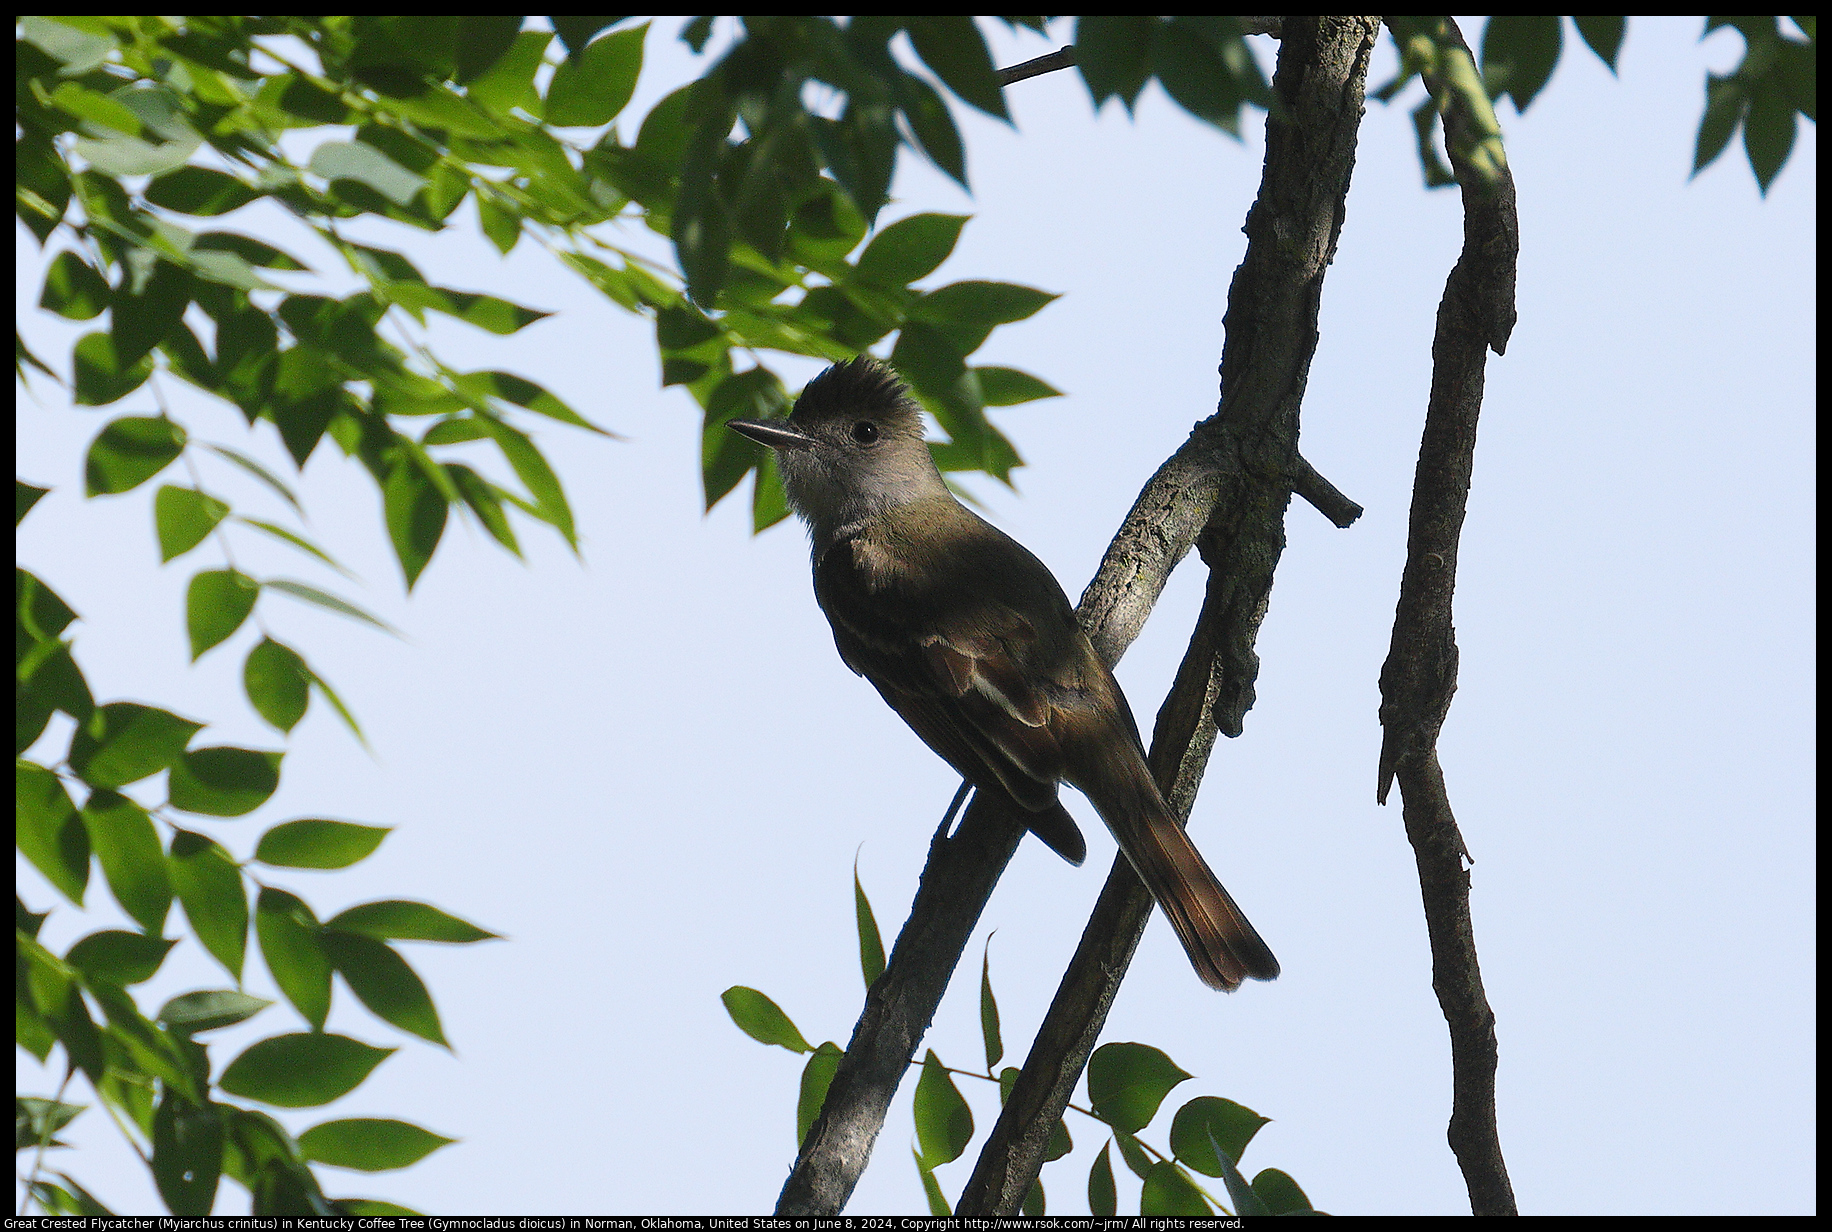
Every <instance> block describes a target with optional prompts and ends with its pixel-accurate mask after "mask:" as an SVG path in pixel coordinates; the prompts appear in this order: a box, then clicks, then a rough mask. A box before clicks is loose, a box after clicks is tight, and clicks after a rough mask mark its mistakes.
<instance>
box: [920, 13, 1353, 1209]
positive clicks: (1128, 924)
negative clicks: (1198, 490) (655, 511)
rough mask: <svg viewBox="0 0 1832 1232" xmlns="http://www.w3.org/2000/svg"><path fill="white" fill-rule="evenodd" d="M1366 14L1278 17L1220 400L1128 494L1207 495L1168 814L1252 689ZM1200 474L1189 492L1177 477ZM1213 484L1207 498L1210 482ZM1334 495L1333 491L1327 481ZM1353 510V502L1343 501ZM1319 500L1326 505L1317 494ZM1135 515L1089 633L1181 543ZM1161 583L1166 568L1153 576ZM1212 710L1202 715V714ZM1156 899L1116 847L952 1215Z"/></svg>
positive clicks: (1042, 1124)
mask: <svg viewBox="0 0 1832 1232" xmlns="http://www.w3.org/2000/svg"><path fill="white" fill-rule="evenodd" d="M1379 30H1380V22H1379V18H1377V17H1287V18H1285V20H1284V23H1283V28H1282V30H1281V32H1280V37H1281V48H1280V52H1279V67H1278V72H1277V74H1276V76H1275V78H1274V81H1273V87H1274V89H1275V90H1276V91H1277V92H1278V95H1279V98H1280V100H1281V102H1282V103H1283V104H1284V107H1283V109H1282V111H1283V114H1281V115H1279V116H1275V117H1269V118H1268V120H1267V126H1266V162H1265V169H1264V172H1263V174H1262V178H1261V185H1260V195H1259V199H1258V200H1257V201H1256V202H1255V204H1254V206H1253V209H1252V211H1251V212H1250V213H1249V214H1248V216H1247V228H1246V230H1247V236H1248V243H1247V255H1246V257H1245V259H1244V260H1243V261H1242V262H1241V265H1240V268H1239V269H1238V270H1237V271H1236V272H1235V275H1234V281H1233V284H1232V286H1231V287H1230V288H1229V292H1228V312H1227V316H1226V318H1225V325H1226V327H1227V343H1226V345H1225V348H1224V350H1223V354H1222V367H1221V375H1222V398H1221V408H1220V410H1219V411H1218V412H1217V413H1216V414H1215V415H1214V416H1213V417H1211V418H1210V419H1208V420H1206V421H1204V422H1203V423H1202V424H1200V425H1198V426H1197V428H1196V430H1195V432H1193V433H1192V434H1191V438H1190V442H1189V443H1188V444H1186V445H1185V447H1184V448H1183V449H1180V450H1179V451H1178V452H1177V454H1176V455H1174V456H1173V457H1172V458H1171V459H1170V461H1168V462H1166V463H1165V465H1164V467H1162V468H1160V470H1159V472H1158V474H1157V475H1155V476H1154V477H1153V478H1152V480H1151V482H1150V483H1148V484H1147V485H1146V488H1145V491H1144V492H1143V493H1141V495H1140V497H1139V502H1138V504H1137V505H1135V507H1134V508H1135V511H1136V510H1137V509H1138V508H1140V507H1147V508H1162V509H1166V510H1169V509H1174V508H1176V507H1177V506H1178V505H1179V504H1193V503H1196V502H1198V501H1200V502H1201V503H1204V504H1206V505H1207V506H1208V517H1207V520H1206V524H1205V526H1204V528H1203V530H1202V531H1201V533H1200V537H1199V542H1200V544H1201V547H1202V554H1203V559H1204V560H1205V561H1206V562H1207V563H1208V565H1209V569H1210V574H1209V586H1208V593H1207V598H1206V599H1205V602H1204V604H1203V611H1202V616H1201V618H1200V619H1199V620H1198V623H1197V628H1196V631H1195V634H1194V636H1193V637H1192V639H1191V642H1190V646H1189V648H1188V650H1187V651H1186V653H1185V655H1184V660H1183V664H1182V666H1181V667H1180V668H1179V670H1178V674H1177V680H1176V683H1175V684H1174V685H1173V687H1172V689H1171V692H1170V695H1169V696H1168V697H1167V698H1166V700H1165V703H1164V706H1163V708H1162V709H1161V710H1160V712H1159V714H1158V722H1157V726H1156V729H1155V730H1154V732H1153V738H1152V748H1151V766H1152V770H1153V773H1154V774H1155V775H1156V776H1157V778H1158V782H1159V785H1160V786H1161V787H1163V788H1164V791H1165V796H1166V798H1167V800H1168V801H1169V802H1170V804H1171V806H1172V807H1173V808H1174V809H1176V810H1177V812H1178V815H1179V816H1181V817H1187V816H1188V812H1189V807H1190V804H1191V803H1192V802H1193V800H1194V798H1195V794H1196V788H1197V786H1198V785H1199V783H1200V781H1201V777H1202V772H1203V770H1204V768H1205V767H1206V765H1207V761H1208V755H1209V751H1210V749H1211V748H1212V746H1213V743H1214V736H1215V731H1216V729H1217V728H1219V729H1220V730H1221V731H1224V732H1227V733H1228V734H1229V735H1237V734H1239V732H1240V730H1241V721H1242V718H1243V716H1244V715H1245V713H1246V710H1247V708H1248V707H1249V706H1251V705H1252V703H1253V682H1254V678H1255V676H1256V675H1257V673H1258V666H1259V661H1258V657H1257V656H1256V655H1255V654H1254V651H1253V644H1254V640H1255V637H1256V635H1257V633H1258V630H1259V623H1260V620H1261V619H1262V618H1263V617H1264V615H1265V610H1266V599H1267V596H1268V594H1269V593H1270V591H1271V587H1272V575H1273V570H1274V568H1275V566H1276V565H1277V563H1278V557H1279V553H1280V552H1281V550H1282V549H1283V547H1284V542H1285V538H1284V513H1285V506H1286V503H1287V501H1288V499H1289V495H1290V493H1291V491H1292V490H1293V489H1294V488H1298V487H1299V486H1300V483H1299V477H1300V476H1304V475H1305V473H1306V472H1309V473H1310V474H1314V472H1310V471H1309V467H1308V466H1307V465H1306V464H1304V463H1303V461H1302V459H1301V458H1300V457H1299V455H1298V409H1299V406H1300V404H1301V402H1302V400H1303V395H1304V386H1305V381H1306V378H1307V377H1308V374H1309V371H1310V361H1311V356H1312V354H1313V353H1314V352H1315V350H1316V344H1317V313H1318V307H1319V304H1320V302H1321V296H1322V289H1323V276H1324V273H1325V272H1326V271H1327V269H1328V267H1329V263H1330V260H1331V258H1332V257H1333V256H1334V254H1335V250H1336V240H1337V237H1338V236H1339V235H1340V233H1341V228H1342V218H1343V208H1344V202H1345V200H1346V198H1347V196H1348V188H1349V177H1350V172H1351V171H1352V170H1353V167H1354V159H1355V142H1356V135H1357V132H1358V130H1359V128H1360V123H1361V107H1362V84H1363V80H1364V78H1365V76H1366V74H1367V65H1368V57H1369V55H1370V53H1371V52H1372V51H1373V47H1374V42H1375V39H1376V37H1377V36H1378V34H1379ZM1195 476H1200V478H1201V479H1202V480H1203V482H1204V483H1205V485H1214V486H1213V487H1212V488H1205V489H1203V490H1202V494H1201V496H1197V495H1194V494H1192V492H1191V490H1190V488H1189V487H1188V486H1186V483H1187V480H1188V479H1190V478H1192V477H1195ZM1303 487H1304V488H1307V489H1308V491H1307V493H1306V495H1307V496H1311V495H1312V494H1315V498H1316V499H1317V501H1318V503H1319V508H1324V507H1325V505H1330V506H1332V507H1333V508H1334V509H1335V513H1333V514H1332V515H1331V516H1332V517H1339V518H1341V519H1346V520H1353V517H1352V514H1351V513H1350V512H1349V509H1350V508H1351V507H1352V502H1347V501H1346V499H1343V500H1341V501H1339V502H1337V501H1332V500H1331V499H1330V497H1329V494H1330V493H1334V489H1333V488H1330V487H1329V486H1328V484H1327V483H1326V482H1323V481H1321V477H1320V476H1319V477H1318V478H1317V481H1315V482H1312V481H1310V480H1308V478H1306V479H1304V480H1303ZM1209 490H1213V492H1214V495H1213V497H1209V496H1208V491H1209ZM1339 495H1340V494H1337V496H1339ZM1355 511H1356V512H1358V510H1355ZM1325 512H1326V513H1329V512H1330V509H1328V508H1325ZM1159 528H1160V524H1159V523H1155V522H1151V521H1146V522H1143V523H1141V524H1139V525H1134V524H1133V523H1132V521H1131V519H1129V520H1128V525H1127V526H1124V527H1122V528H1121V532H1120V534H1119V535H1118V536H1116V537H1115V539H1114V543H1113V546H1112V547H1111V548H1109V550H1108V558H1107V560H1106V561H1104V562H1103V564H1102V570H1101V574H1100V575H1099V576H1098V577H1097V578H1096V580H1095V582H1094V584H1092V585H1090V586H1089V588H1088V591H1087V593H1086V594H1085V595H1084V596H1083V598H1082V605H1081V616H1082V620H1083V623H1084V625H1085V626H1087V628H1088V630H1089V635H1090V636H1091V637H1092V638H1093V639H1094V643H1095V645H1096V647H1097V648H1100V649H1101V650H1102V652H1103V654H1105V653H1107V651H1108V647H1109V646H1110V645H1111V643H1112V641H1114V640H1119V639H1124V640H1130V639H1129V637H1128V636H1127V635H1128V634H1129V633H1130V632H1131V631H1133V630H1135V629H1136V627H1137V624H1138V623H1139V621H1140V620H1142V616H1139V615H1138V614H1137V608H1138V607H1139V606H1140V605H1143V606H1144V607H1146V608H1148V607H1149V604H1150V601H1151V600H1152V599H1155V598H1156V595H1157V591H1156V590H1155V589H1151V590H1149V591H1147V588H1146V587H1145V586H1143V585H1141V584H1140V579H1139V578H1138V577H1137V576H1136V575H1137V572H1138V570H1137V569H1136V568H1130V569H1129V567H1128V566H1129V564H1130V565H1134V566H1136V563H1137V562H1139V561H1141V560H1153V559H1160V558H1162V557H1163V556H1165V555H1168V554H1169V553H1170V552H1171V551H1175V552H1176V554H1177V555H1178V556H1181V554H1182V551H1185V550H1187V547H1188V542H1189V541H1188V540H1184V541H1183V542H1182V544H1181V545H1178V544H1177V543H1176V542H1175V541H1170V542H1166V541H1165V540H1163V539H1161V538H1159V537H1158V536H1157V535H1155V534H1154V533H1153V532H1155V531H1156V530H1158V529H1159ZM1159 585H1160V586H1161V585H1162V582H1161V581H1160V582H1159ZM1208 720H1212V722H1211V721H1208ZM1151 909H1152V902H1151V897H1150V895H1149V894H1148V893H1146V891H1145V889H1144V887H1143V886H1142V885H1140V883H1139V880H1138V878H1137V876H1136V875H1135V874H1134V873H1133V871H1132V868H1131V866H1130V865H1128V864H1127V863H1126V861H1125V859H1124V858H1123V857H1122V858H1120V859H1118V860H1116V861H1115V865H1114V868H1113V871H1112V873H1111V874H1110V875H1109V877H1108V879H1107V885H1106V887H1105V889H1103V890H1102V892H1101V897H1100V901H1099V903H1098V904H1097V905H1096V907H1095V910H1094V915H1093V917H1092V918H1091V919H1090V920H1089V921H1088V925H1087V928H1086V929H1085V930H1084V931H1083V933H1082V940H1081V945H1080V947H1079V948H1078V949H1077V950H1076V953H1075V957H1074V959H1073V960H1072V961H1071V962H1070V964H1069V969H1068V971H1067V972H1066V973H1065V974H1064V976H1063V979H1062V984H1061V986H1060V987H1059V988H1058V989H1057V992H1056V998H1055V1000H1054V1001H1053V1002H1052V1004H1051V1006H1050V1009H1049V1013H1048V1014H1047V1015H1046V1016H1045V1018H1044V1021H1043V1025H1042V1026H1041V1027H1040V1028H1039V1030H1038V1034H1037V1038H1036V1040H1035V1042H1034V1043H1033V1044H1032V1045H1031V1051H1030V1054H1029V1056H1028V1057H1027V1058H1026V1060H1025V1064H1024V1069H1023V1072H1022V1073H1021V1075H1020V1076H1019V1078H1018V1081H1017V1083H1016V1085H1015V1086H1014V1088H1013V1090H1012V1092H1011V1094H1010V1096H1009V1097H1008V1098H1007V1101H1006V1104H1005V1107H1004V1109H1003V1110H1002V1112H1001V1113H1000V1116H999V1120H998V1123H997V1124H996V1125H995V1126H994V1128H993V1131H992V1134H991V1136H990V1137H989V1139H988V1140H987V1143H986V1145H985V1147H984V1148H983V1149H982V1151H981V1153H980V1157H979V1161H978V1163H977V1165H976V1166H975V1168H974V1173H973V1177H972V1178H971V1179H970V1180H969V1181H968V1182H967V1187H966V1189H965V1191H964V1192H963V1193H962V1195H961V1199H960V1202H959V1203H958V1205H957V1207H956V1211H957V1213H958V1214H961V1215H972V1216H987V1215H1009V1214H1014V1213H1016V1212H1017V1210H1018V1209H1019V1205H1020V1203H1021V1202H1022V1201H1023V1198H1024V1195H1025V1194H1026V1193H1027V1192H1028V1191H1029V1189H1030V1187H1031V1185H1032V1184H1033V1183H1034V1182H1035V1181H1036V1179H1037V1174H1038V1172H1039V1171H1040V1170H1041V1168H1042V1166H1043V1155H1044V1151H1045V1148H1046V1147H1047V1145H1048V1141H1049V1136H1050V1130H1051V1127H1052V1126H1053V1125H1054V1124H1055V1122H1056V1120H1057V1118H1058V1117H1060V1116H1061V1115H1062V1110H1063V1108H1064V1106H1065V1105H1066V1104H1067V1102H1068V1099H1069V1096H1070V1094H1071V1093H1072V1092H1073V1090H1074V1088H1075V1084H1076V1082H1077V1080H1078V1079H1079V1077H1080V1075H1081V1071H1082V1069H1083V1067H1084V1066H1085V1065H1086V1064H1087V1059H1088V1056H1089V1054H1090V1053H1091V1052H1092V1050H1093V1047H1094V1042H1095V1040H1096V1039H1097V1038H1098V1037H1099V1035H1100V1030H1101V1027H1102V1025H1103V1024H1104V1022H1105V1021H1106V1016H1107V1010H1108V1008H1109V1007H1110V1006H1111V1005H1112V1002H1113V997H1114V994H1115V993H1116V992H1117V990H1118V988H1119V984H1120V981H1121V980H1122V979H1123V978H1124V977H1125V973H1126V968H1127V965H1128V964H1129V963H1130V962H1131V958H1132V953H1133V950H1134V949H1135V948H1136V946H1137V945H1138V940H1139V936H1140V934H1141V933H1142V932H1143V931H1144V927H1145V924H1146V921H1147V920H1149V918H1150V915H1151Z"/></svg>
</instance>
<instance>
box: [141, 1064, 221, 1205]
mask: <svg viewBox="0 0 1832 1232" xmlns="http://www.w3.org/2000/svg"><path fill="white" fill-rule="evenodd" d="M152 1140H153V1158H152V1171H153V1182H154V1183H155V1184H156V1185H157V1186H158V1187H159V1196H160V1197H161V1198H163V1199H165V1205H166V1207H167V1209H169V1210H170V1211H171V1212H172V1214H174V1215H179V1216H192V1217H196V1216H200V1215H208V1214H209V1213H210V1208H211V1207H212V1206H213V1205H215V1202H216V1185H217V1181H218V1180H220V1179H221V1177H222V1172H223V1120H222V1117H220V1116H218V1115H217V1112H216V1109H215V1108H214V1107H202V1108H200V1107H198V1106H197V1105H196V1104H194V1103H192V1102H191V1101H190V1100H188V1099H185V1098H184V1097H183V1096H182V1095H180V1094H178V1092H176V1091H173V1090H170V1089H167V1090H166V1091H165V1092H163V1093H162V1094H161V1095H160V1097H159V1106H158V1107H157V1108H156V1109H154V1111H153V1132H152Z"/></svg>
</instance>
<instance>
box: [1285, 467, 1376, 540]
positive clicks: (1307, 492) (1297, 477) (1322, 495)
mask: <svg viewBox="0 0 1832 1232" xmlns="http://www.w3.org/2000/svg"><path fill="white" fill-rule="evenodd" d="M1291 490H1292V491H1293V492H1296V493H1297V494H1298V495H1299V496H1302V497H1303V498H1304V499H1305V500H1307V501H1309V502H1310V504H1311V507H1312V508H1314V509H1315V510H1316V511H1317V512H1318V513H1320V514H1322V515H1323V516H1324V517H1326V518H1328V519H1329V520H1330V521H1332V522H1334V523H1335V524H1336V526H1337V527H1338V528H1339V529H1342V530H1347V529H1348V528H1349V527H1351V526H1353V525H1354V524H1355V519H1356V518H1359V517H1360V516H1361V515H1362V513H1363V512H1364V511H1363V509H1362V508H1361V506H1360V505H1357V504H1356V503H1355V502H1354V501H1352V500H1350V499H1349V498H1348V497H1346V496H1344V495H1343V494H1342V493H1341V492H1339V491H1337V489H1336V485H1335V484H1333V483H1331V482H1330V481H1329V480H1327V479H1325V478H1324V477H1323V476H1322V475H1320V474H1318V473H1317V468H1316V467H1314V466H1312V465H1311V464H1310V463H1309V462H1308V461H1307V460H1305V459H1304V458H1303V457H1302V456H1300V457H1299V458H1298V460H1297V462H1296V464H1295V465H1294V466H1293V467H1292V472H1291Z"/></svg>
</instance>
